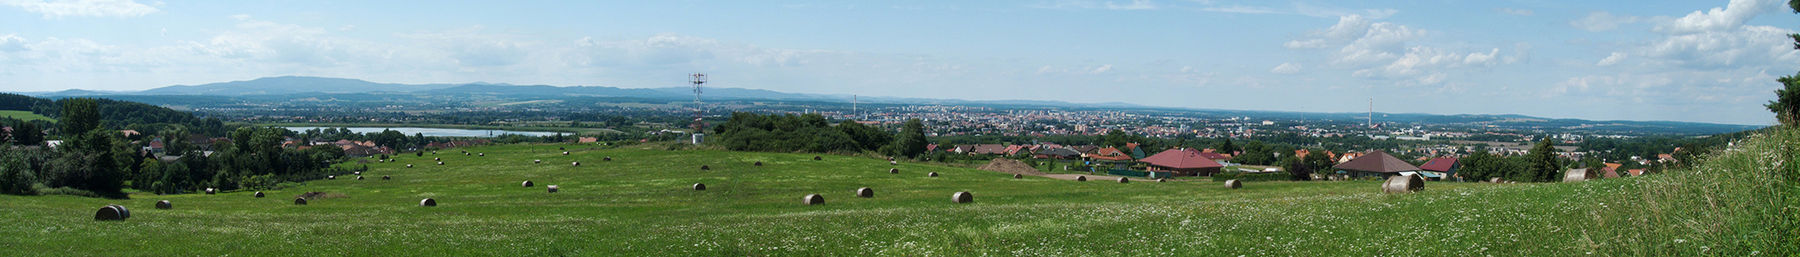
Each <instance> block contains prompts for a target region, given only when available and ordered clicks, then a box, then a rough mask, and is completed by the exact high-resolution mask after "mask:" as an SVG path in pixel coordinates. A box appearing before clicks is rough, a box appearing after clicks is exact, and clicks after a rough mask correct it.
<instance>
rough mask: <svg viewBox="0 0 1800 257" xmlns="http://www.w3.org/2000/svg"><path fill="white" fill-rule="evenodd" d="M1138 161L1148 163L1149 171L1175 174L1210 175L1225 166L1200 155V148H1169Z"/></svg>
mask: <svg viewBox="0 0 1800 257" xmlns="http://www.w3.org/2000/svg"><path fill="white" fill-rule="evenodd" d="M1139 161H1140V162H1143V163H1144V164H1147V165H1149V166H1150V168H1149V170H1150V172H1168V173H1173V175H1175V176H1212V174H1217V173H1219V169H1220V168H1224V167H1225V165H1220V164H1219V163H1218V162H1214V161H1213V160H1211V159H1207V158H1206V157H1202V156H1200V150H1195V149H1191V148H1176V149H1169V150H1167V151H1163V152H1161V153H1156V155H1151V156H1150V157H1145V158H1144V159H1143V160H1139Z"/></svg>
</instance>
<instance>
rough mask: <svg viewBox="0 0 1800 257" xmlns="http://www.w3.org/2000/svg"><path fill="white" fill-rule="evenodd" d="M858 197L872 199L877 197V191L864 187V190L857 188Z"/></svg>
mask: <svg viewBox="0 0 1800 257" xmlns="http://www.w3.org/2000/svg"><path fill="white" fill-rule="evenodd" d="M856 197H862V198H871V197H875V190H874V189H869V188H867V187H864V188H857V189H856Z"/></svg>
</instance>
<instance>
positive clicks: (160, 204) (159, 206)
mask: <svg viewBox="0 0 1800 257" xmlns="http://www.w3.org/2000/svg"><path fill="white" fill-rule="evenodd" d="M156 208H157V209H164V210H168V209H174V208H175V205H174V204H171V203H169V200H162V201H156Z"/></svg>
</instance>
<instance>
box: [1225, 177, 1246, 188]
mask: <svg viewBox="0 0 1800 257" xmlns="http://www.w3.org/2000/svg"><path fill="white" fill-rule="evenodd" d="M1225 188H1230V189H1239V188H1244V182H1243V181H1238V180H1236V179H1233V180H1226V181H1225Z"/></svg>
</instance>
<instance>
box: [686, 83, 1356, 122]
mask: <svg viewBox="0 0 1800 257" xmlns="http://www.w3.org/2000/svg"><path fill="white" fill-rule="evenodd" d="M695 90H699V89H695ZM1369 128H1375V98H1374V97H1370V98H1369Z"/></svg>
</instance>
